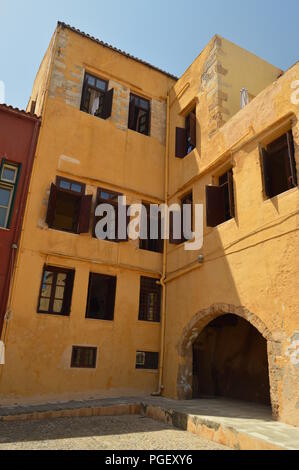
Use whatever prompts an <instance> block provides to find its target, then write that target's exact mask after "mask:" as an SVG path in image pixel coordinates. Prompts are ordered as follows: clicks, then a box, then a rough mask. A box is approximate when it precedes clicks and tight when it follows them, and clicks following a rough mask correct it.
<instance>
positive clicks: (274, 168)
mask: <svg viewBox="0 0 299 470" xmlns="http://www.w3.org/2000/svg"><path fill="white" fill-rule="evenodd" d="M261 160H262V169H263V178H264V188H265V194H266V196H267V197H268V198H272V197H274V196H277V195H278V194H281V193H284V192H285V191H288V190H289V189H292V188H295V187H296V186H298V179H297V168H296V160H295V148H294V139H293V133H292V131H289V132H287V133H286V134H284V135H282V136H281V137H279V139H276V140H275V141H274V142H272V143H271V144H269V145H267V147H265V148H262V149H261Z"/></svg>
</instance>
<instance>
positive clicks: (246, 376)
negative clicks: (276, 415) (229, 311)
mask: <svg viewBox="0 0 299 470" xmlns="http://www.w3.org/2000/svg"><path fill="white" fill-rule="evenodd" d="M210 397H226V398H233V399H237V400H244V401H247V402H254V403H261V404H264V405H271V398H270V383H269V369H268V353H267V341H266V339H265V338H264V337H263V336H262V335H261V334H260V333H259V331H258V330H257V329H256V328H254V327H253V326H252V325H251V324H250V323H249V322H247V321H246V320H244V319H243V318H240V317H238V316H236V315H223V316H221V317H218V318H217V319H216V320H214V321H212V322H211V323H210V324H209V325H208V326H207V327H206V328H205V329H204V330H203V331H202V333H201V334H200V336H199V337H198V339H197V341H196V342H195V343H194V345H193V398H210Z"/></svg>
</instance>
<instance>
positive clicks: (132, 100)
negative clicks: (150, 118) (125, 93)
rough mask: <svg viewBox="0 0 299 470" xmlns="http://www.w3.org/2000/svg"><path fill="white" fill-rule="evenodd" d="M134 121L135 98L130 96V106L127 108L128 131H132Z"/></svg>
mask: <svg viewBox="0 0 299 470" xmlns="http://www.w3.org/2000/svg"><path fill="white" fill-rule="evenodd" d="M134 119H135V98H134V97H133V98H132V97H131V96H130V106H129V123H128V127H129V129H132V130H134Z"/></svg>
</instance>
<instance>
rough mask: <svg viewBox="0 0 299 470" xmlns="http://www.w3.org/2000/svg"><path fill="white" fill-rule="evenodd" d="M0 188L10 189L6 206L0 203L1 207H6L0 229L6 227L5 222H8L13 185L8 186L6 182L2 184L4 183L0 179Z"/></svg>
mask: <svg viewBox="0 0 299 470" xmlns="http://www.w3.org/2000/svg"><path fill="white" fill-rule="evenodd" d="M0 188H3V189H8V190H9V191H10V198H9V202H8V206H2V205H1V204H0V207H1V208H2V209H7V213H6V217H5V222H4V226H3V227H2V226H0V229H1V228H2V229H6V228H7V224H8V219H9V216H10V211H11V203H12V199H13V195H14V186H9V185H8V184H4V183H2V181H0Z"/></svg>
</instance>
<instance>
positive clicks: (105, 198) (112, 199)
mask: <svg viewBox="0 0 299 470" xmlns="http://www.w3.org/2000/svg"><path fill="white" fill-rule="evenodd" d="M121 196H123V195H122V194H120V193H117V192H114V191H110V190H107V189H104V188H98V192H97V203H96V207H98V206H99V205H100V204H110V205H111V206H113V208H114V211H115V238H114V239H111V238H107V241H110V242H114V243H121V242H127V241H128V239H129V237H128V225H129V223H130V216H129V215H128V209H129V206H126V236H125V238H119V234H118V223H119V221H118V217H119V214H118V198H119V197H121ZM105 216H106V215H103V216H102V217H96V216H95V217H94V224H93V236H94V237H95V238H96V233H95V228H96V225H97V223H98V222H99V221H100V220H101V219H103V218H104V217H105ZM107 232H108V227H107Z"/></svg>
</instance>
